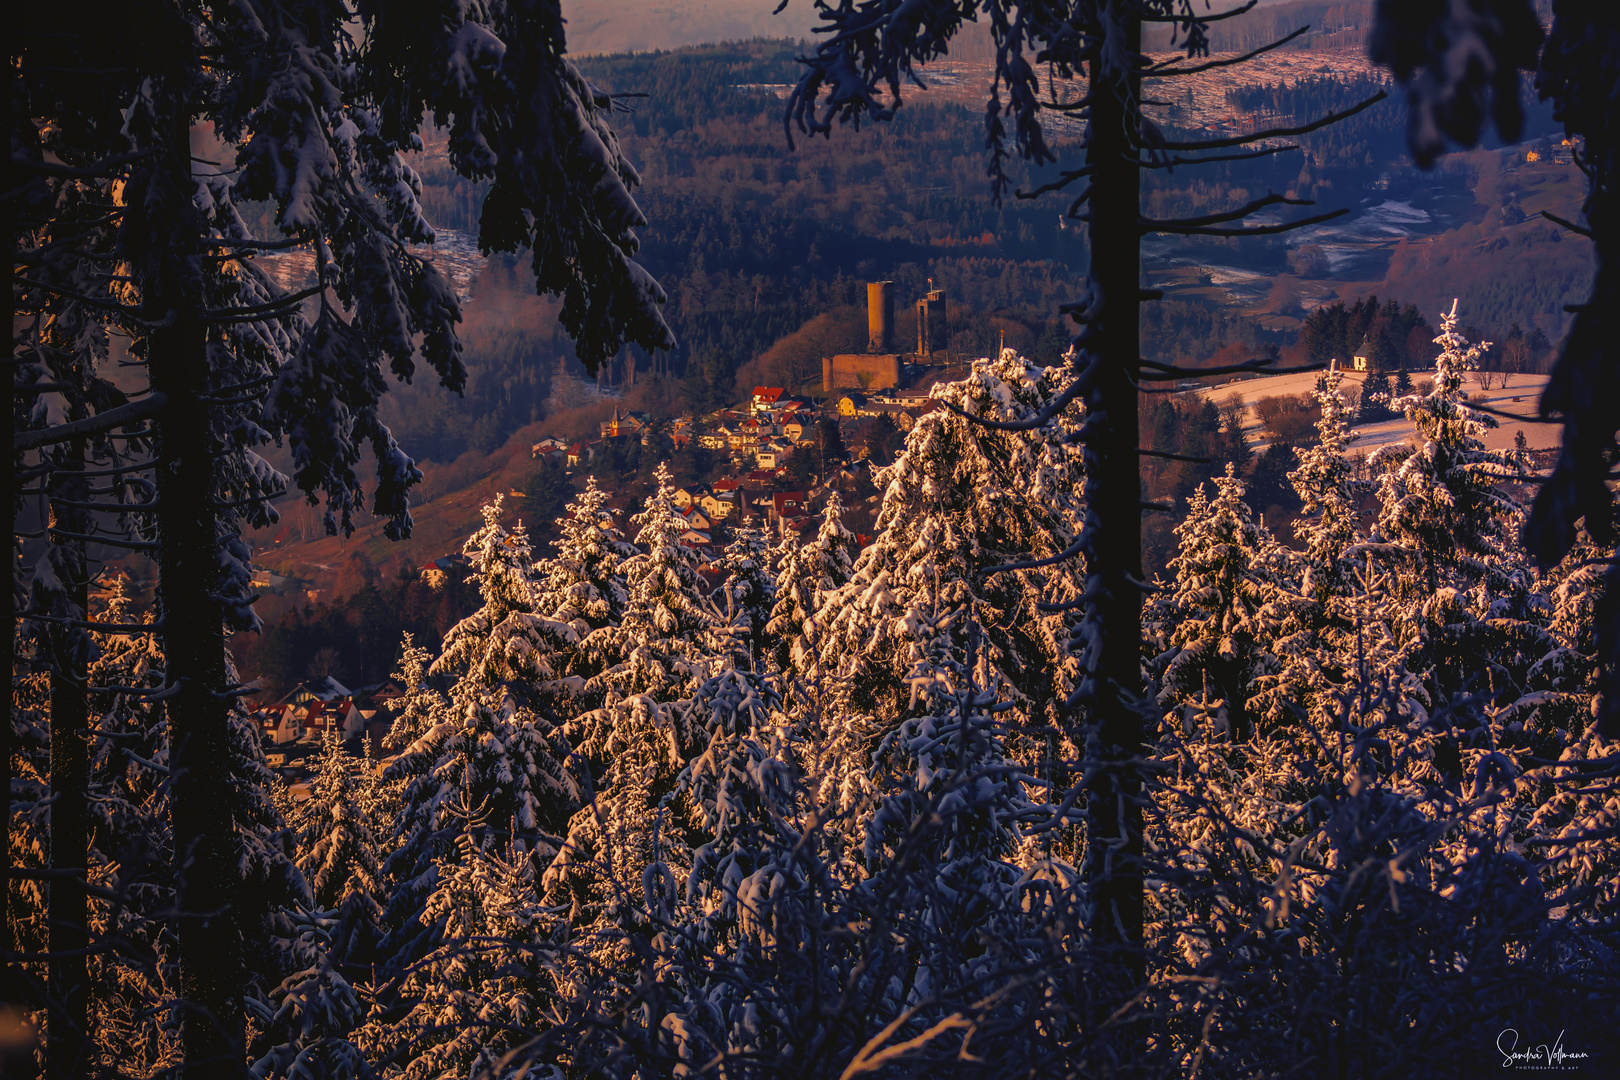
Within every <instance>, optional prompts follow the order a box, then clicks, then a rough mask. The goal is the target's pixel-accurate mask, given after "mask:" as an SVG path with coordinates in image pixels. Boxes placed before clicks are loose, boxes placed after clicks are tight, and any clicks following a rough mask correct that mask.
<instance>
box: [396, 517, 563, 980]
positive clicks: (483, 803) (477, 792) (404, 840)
mask: <svg viewBox="0 0 1620 1080" xmlns="http://www.w3.org/2000/svg"><path fill="white" fill-rule="evenodd" d="M499 516H500V508H499V500H497V502H496V503H495V504H494V505H492V506H486V507H485V508H484V525H483V527H482V528H481V529H479V530H478V532H476V533H475V534H474V535H473V537H472V538H471V539H469V541H468V543H467V547H466V551H467V555H468V557H469V559H470V560H471V561H472V563H473V566H474V568H475V572H476V573H477V575H478V583H479V591H480V595H481V596H482V597H483V598H484V606H483V607H481V608H480V609H479V610H478V611H476V612H474V613H473V614H471V615H469V616H468V617H467V618H466V619H463V620H462V621H461V622H460V623H457V624H456V625H455V626H454V627H452V628H451V629H450V632H449V633H448V634H446V635H445V642H446V648H445V652H444V653H443V654H441V656H440V657H439V659H438V660H437V661H435V662H434V666H433V669H432V670H433V671H434V672H435V673H442V674H453V675H455V676H456V682H455V684H454V685H453V686H452V688H451V690H450V693H449V700H448V701H445V702H442V703H441V704H438V705H437V706H434V705H433V704H432V703H431V702H429V703H428V704H427V707H428V709H429V710H430V711H429V714H428V715H429V718H430V720H431V723H430V724H429V725H428V726H427V729H426V730H425V731H424V732H423V733H422V734H421V735H420V736H419V737H418V738H417V739H416V740H415V741H414V742H412V743H411V744H410V745H409V746H407V747H405V748H404V750H403V751H402V752H401V753H400V754H399V755H398V756H397V757H396V758H395V759H394V761H393V762H392V764H390V765H389V767H388V769H387V771H386V772H385V774H384V777H383V779H384V782H385V783H386V784H387V785H388V786H389V788H390V789H391V790H392V792H394V793H397V794H395V796H394V797H395V799H396V800H397V803H396V805H397V807H398V810H397V817H396V821H395V824H394V828H393V835H394V838H395V844H396V846H395V848H394V849H393V851H392V853H391V854H390V855H389V856H388V857H387V859H386V861H385V871H386V875H387V877H388V880H389V885H390V889H391V893H390V897H389V901H388V905H387V914H386V925H387V931H388V937H387V940H386V942H385V945H384V949H385V952H386V953H387V955H388V962H389V964H390V965H391V966H392V969H393V970H396V971H397V970H403V969H404V968H405V967H408V966H409V965H410V964H412V963H414V962H416V961H417V960H419V959H420V958H421V957H422V956H423V955H425V953H426V951H427V950H428V949H430V948H431V947H432V939H431V934H432V932H433V929H432V926H431V924H430V923H428V922H425V921H424V912H425V911H426V904H427V900H428V898H429V896H431V895H432V893H433V890H434V889H435V888H436V886H437V882H438V877H439V873H440V868H441V867H442V866H443V865H444V863H445V860H446V859H447V858H451V857H452V853H451V851H450V848H449V838H450V835H451V832H450V829H451V826H452V821H451V819H450V818H449V817H447V816H446V815H447V814H448V813H449V810H450V808H452V807H457V806H465V807H470V808H472V809H473V811H475V812H476V813H477V814H478V815H479V816H480V818H481V819H482V820H485V821H487V822H489V824H490V827H492V828H496V829H499V830H502V831H503V832H504V833H506V834H507V835H509V836H510V838H511V839H512V842H513V843H514V844H516V845H518V848H517V849H518V850H521V851H524V852H526V853H527V857H529V858H533V859H535V860H537V862H538V863H539V864H540V865H542V866H544V865H545V864H546V862H548V861H549V860H550V858H551V857H552V855H553V854H554V853H555V851H556V845H557V840H558V838H559V836H560V835H561V833H562V832H563V831H564V829H565V826H566V823H567V822H568V820H569V815H570V814H572V813H573V810H574V808H575V807H576V806H577V805H578V802H579V796H580V788H579V782H578V778H577V776H576V773H575V771H574V769H573V767H572V766H571V765H570V763H569V756H570V748H569V746H568V743H567V741H566V740H565V739H564V738H563V736H562V733H561V730H560V728H559V726H558V724H557V723H556V722H555V720H554V719H553V717H552V715H551V714H550V712H549V702H550V700H551V694H550V690H551V686H550V684H551V682H552V680H553V678H554V675H555V668H554V667H553V666H552V663H553V660H554V658H555V657H556V656H558V655H559V653H558V652H557V650H559V649H562V648H565V647H572V646H573V645H574V644H576V643H577V640H578V635H577V633H576V631H575V629H574V627H573V626H571V625H570V624H568V623H566V622H562V621H561V620H557V619H550V618H547V617H543V616H540V615H536V614H535V613H534V610H533V605H534V603H535V600H536V593H537V589H536V580H535V579H536V574H535V570H534V566H533V563H532V561H531V559H530V556H529V550H528V542H527V538H526V535H525V533H524V532H523V530H522V528H521V526H520V527H518V528H516V529H514V530H512V531H510V532H508V531H507V530H506V529H504V528H503V527H502V526H501V525H500V522H499Z"/></svg>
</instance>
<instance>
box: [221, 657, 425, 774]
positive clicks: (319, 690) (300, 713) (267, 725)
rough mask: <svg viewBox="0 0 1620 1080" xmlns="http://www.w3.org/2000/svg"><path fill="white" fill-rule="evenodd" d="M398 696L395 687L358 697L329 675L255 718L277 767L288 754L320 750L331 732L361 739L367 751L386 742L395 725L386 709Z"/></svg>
mask: <svg viewBox="0 0 1620 1080" xmlns="http://www.w3.org/2000/svg"><path fill="white" fill-rule="evenodd" d="M398 693H399V690H398V688H396V687H394V686H393V685H392V684H391V683H384V684H383V685H382V686H379V687H370V688H368V689H367V690H366V691H364V692H359V693H357V692H356V691H353V690H350V689H349V688H348V687H346V686H344V685H343V684H342V683H340V682H338V681H337V680H336V679H334V678H333V677H332V676H330V675H328V676H326V677H324V678H321V679H313V680H310V681H309V682H304V683H300V684H299V685H298V686H297V687H295V688H294V689H293V690H292V692H291V693H289V694H287V695H286V696H285V697H283V698H282V699H281V700H280V701H277V702H275V703H274V704H272V705H266V706H263V707H261V708H260V709H258V710H257V711H256V712H255V713H254V714H253V718H254V720H255V721H257V722H258V725H259V734H260V736H261V738H262V741H263V743H264V746H265V748H266V750H268V751H270V752H271V759H272V760H271V764H272V765H282V764H285V762H286V761H287V759H288V757H289V754H288V752H287V748H291V747H301V748H304V749H309V748H312V747H316V746H319V745H320V742H321V740H322V739H323V738H325V736H326V733H327V732H328V731H335V732H337V734H338V737H339V738H341V739H343V740H344V741H345V742H349V741H351V740H356V739H358V740H360V744H359V745H360V747H362V748H363V747H365V746H367V745H370V744H372V743H374V742H376V741H379V740H381V739H382V737H383V736H384V735H386V734H387V733H388V726H389V724H390V723H392V720H391V718H390V717H389V714H388V711H387V710H386V709H385V708H383V706H384V705H385V704H386V703H387V701H388V700H390V699H391V698H392V697H394V696H397V695H398ZM278 759H279V760H278Z"/></svg>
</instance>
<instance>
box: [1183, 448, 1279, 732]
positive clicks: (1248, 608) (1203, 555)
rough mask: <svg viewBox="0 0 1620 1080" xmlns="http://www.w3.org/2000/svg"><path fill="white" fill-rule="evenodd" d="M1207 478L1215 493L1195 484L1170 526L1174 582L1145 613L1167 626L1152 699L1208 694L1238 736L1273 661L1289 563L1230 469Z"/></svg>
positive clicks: (1248, 728) (1249, 722)
mask: <svg viewBox="0 0 1620 1080" xmlns="http://www.w3.org/2000/svg"><path fill="white" fill-rule="evenodd" d="M1212 483H1213V484H1214V487H1215V497H1214V498H1209V497H1207V496H1206V495H1205V494H1204V488H1203V487H1202V486H1200V487H1199V488H1198V490H1196V491H1195V492H1193V494H1192V497H1191V499H1190V500H1189V506H1188V509H1187V519H1186V520H1185V521H1184V522H1182V523H1181V524H1180V525H1178V526H1176V536H1177V537H1178V538H1179V540H1180V544H1179V546H1178V548H1177V550H1176V555H1175V557H1174V558H1173V559H1171V560H1170V568H1171V570H1173V571H1174V573H1175V583H1174V586H1173V588H1172V590H1171V591H1170V592H1169V594H1168V595H1167V596H1166V597H1164V598H1163V599H1162V600H1160V601H1158V602H1157V603H1156V604H1155V605H1154V610H1153V613H1152V614H1153V617H1154V621H1158V622H1161V623H1162V624H1163V625H1165V626H1166V627H1167V634H1166V637H1167V641H1166V644H1167V646H1168V649H1167V651H1166V653H1165V654H1164V656H1163V657H1161V658H1160V663H1161V664H1162V665H1163V666H1162V669H1161V670H1162V674H1161V675H1160V677H1159V682H1160V691H1159V703H1160V705H1161V706H1168V707H1170V708H1172V709H1174V708H1176V707H1177V705H1178V703H1180V702H1190V701H1192V700H1193V699H1195V698H1196V699H1199V700H1207V701H1209V702H1210V704H1211V706H1212V707H1215V708H1216V709H1217V715H1218V716H1219V717H1220V718H1221V721H1222V722H1225V723H1228V724H1230V725H1231V733H1232V735H1233V737H1234V738H1237V739H1244V738H1247V737H1248V736H1249V735H1250V734H1251V733H1252V732H1253V727H1254V721H1253V712H1252V707H1251V703H1250V698H1251V697H1252V696H1253V694H1254V690H1255V683H1256V681H1257V680H1258V679H1259V678H1260V676H1262V675H1267V674H1271V673H1273V672H1274V671H1275V670H1276V669H1277V667H1278V666H1279V664H1278V660H1277V658H1276V656H1275V654H1274V653H1273V652H1272V650H1271V645H1272V643H1273V641H1274V639H1275V638H1276V636H1277V634H1278V631H1279V629H1280V628H1281V627H1282V625H1283V624H1284V622H1285V620H1286V619H1287V618H1288V617H1289V614H1290V611H1289V608H1290V600H1291V597H1290V596H1289V590H1288V583H1287V580H1286V577H1287V572H1288V569H1289V568H1288V566H1287V565H1286V562H1285V556H1284V554H1283V549H1282V547H1281V545H1279V544H1278V543H1277V542H1276V541H1275V540H1274V539H1272V537H1271V534H1270V533H1269V532H1268V531H1267V530H1266V529H1265V528H1264V527H1263V526H1261V525H1258V524H1256V523H1255V521H1254V519H1253V513H1252V511H1251V510H1250V509H1249V505H1248V504H1247V503H1245V502H1244V501H1243V481H1242V480H1239V479H1238V478H1237V477H1236V476H1235V475H1234V474H1233V469H1232V466H1231V465H1230V464H1228V465H1227V467H1226V475H1225V476H1217V477H1216V478H1215V479H1214V481H1212Z"/></svg>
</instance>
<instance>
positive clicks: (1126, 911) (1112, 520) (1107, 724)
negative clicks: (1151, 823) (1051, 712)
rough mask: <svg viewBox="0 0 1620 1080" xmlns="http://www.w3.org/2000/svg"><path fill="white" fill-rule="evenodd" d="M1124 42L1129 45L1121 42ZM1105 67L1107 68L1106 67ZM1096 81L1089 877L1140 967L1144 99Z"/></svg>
mask: <svg viewBox="0 0 1620 1080" xmlns="http://www.w3.org/2000/svg"><path fill="white" fill-rule="evenodd" d="M1105 17H1106V18H1107V19H1108V24H1107V27H1106V30H1105V35H1107V36H1112V35H1115V34H1123V35H1124V41H1123V42H1122V43H1118V42H1110V43H1109V44H1112V45H1113V46H1114V48H1115V52H1116V53H1118V52H1123V53H1124V55H1126V56H1134V55H1135V54H1136V53H1137V52H1139V51H1140V49H1141V41H1142V24H1141V15H1140V12H1139V10H1138V0H1112V2H1111V3H1110V5H1109V9H1108V10H1107V11H1106V13H1105ZM1121 46H1122V47H1121ZM1104 73H1105V74H1106V68H1105V72H1104ZM1114 74H1116V75H1117V77H1118V81H1114V80H1112V79H1109V78H1099V77H1098V71H1097V69H1096V68H1093V71H1092V78H1091V82H1090V93H1091V119H1090V125H1089V138H1090V144H1089V149H1088V152H1087V158H1086V160H1087V164H1089V165H1090V166H1091V167H1092V168H1093V169H1094V170H1095V172H1094V173H1093V175H1092V179H1091V191H1092V194H1091V271H1090V276H1091V284H1092V289H1093V295H1095V296H1100V298H1101V302H1100V304H1099V305H1098V309H1097V310H1096V312H1095V322H1094V324H1093V328H1092V329H1093V332H1094V335H1095V336H1088V338H1089V340H1090V341H1091V342H1092V343H1093V344H1092V345H1091V347H1092V349H1093V351H1094V352H1096V353H1097V354H1099V360H1100V370H1099V373H1098V378H1097V383H1096V386H1095V388H1094V389H1093V390H1092V392H1091V394H1090V395H1089V398H1088V406H1089V408H1088V412H1087V416H1086V427H1087V429H1088V437H1087V441H1086V444H1085V450H1086V501H1087V503H1088V505H1089V507H1090V511H1091V514H1092V515H1093V519H1094V524H1095V527H1096V534H1095V538H1094V540H1093V542H1092V544H1091V546H1090V548H1089V549H1088V551H1087V565H1086V578H1087V582H1086V588H1087V592H1088V593H1091V594H1092V596H1093V597H1094V598H1095V599H1094V600H1093V601H1092V603H1091V604H1090V605H1088V607H1089V610H1088V612H1087V618H1088V620H1089V621H1091V622H1092V623H1093V627H1094V632H1095V633H1096V635H1097V637H1096V638H1095V639H1094V640H1097V641H1098V644H1097V645H1096V647H1095V648H1096V649H1097V651H1098V654H1100V655H1097V656H1096V657H1095V659H1096V661H1097V667H1096V671H1095V675H1094V678H1095V679H1096V688H1095V691H1094V693H1093V695H1091V701H1090V705H1091V708H1092V711H1093V715H1092V717H1091V720H1092V722H1093V724H1094V725H1095V730H1096V739H1097V742H1096V744H1095V745H1094V746H1092V747H1090V748H1088V750H1089V752H1088V754H1087V756H1088V757H1093V756H1095V757H1096V758H1098V759H1100V760H1102V761H1104V762H1108V763H1110V766H1109V767H1104V768H1098V769H1095V770H1093V775H1092V779H1091V781H1090V785H1089V791H1088V806H1089V813H1088V833H1087V849H1086V869H1087V877H1088V879H1089V882H1090V885H1091V895H1092V903H1093V909H1092V910H1093V915H1092V932H1093V934H1094V935H1095V937H1096V939H1097V940H1098V941H1099V943H1101V944H1103V945H1105V946H1113V947H1114V948H1115V949H1117V950H1118V952H1119V954H1120V955H1121V957H1122V958H1123V959H1124V961H1125V963H1126V964H1127V965H1128V969H1129V971H1130V972H1131V974H1132V975H1133V980H1132V981H1133V983H1139V982H1140V980H1141V977H1142V959H1141V946H1142V803H1141V792H1142V783H1141V778H1140V776H1139V775H1138V774H1137V772H1136V770H1135V768H1134V767H1133V766H1132V765H1130V764H1129V762H1130V761H1131V759H1133V758H1135V757H1137V756H1138V755H1139V754H1140V751H1141V745H1142V720H1141V699H1142V696H1143V693H1144V691H1143V686H1142V676H1141V659H1140V653H1141V640H1142V595H1141V591H1140V588H1139V585H1138V584H1137V583H1138V582H1139V581H1140V580H1141V576H1142V554H1141V551H1142V507H1141V485H1140V480H1139V478H1138V457H1137V450H1136V445H1137V417H1136V412H1137V396H1136V386H1135V379H1136V375H1137V359H1138V356H1139V355H1140V354H1139V337H1140V332H1139V328H1138V304H1139V302H1140V296H1139V290H1140V265H1141V260H1140V255H1139V250H1138V246H1139V244H1140V242H1141V233H1140V230H1139V227H1138V219H1139V217H1140V213H1141V179H1140V172H1139V169H1138V167H1137V164H1136V159H1137V149H1136V146H1135V145H1134V142H1133V140H1132V138H1131V136H1130V134H1129V130H1128V126H1127V125H1128V124H1130V123H1131V120H1132V117H1133V115H1134V113H1135V110H1136V108H1137V101H1138V96H1139V95H1138V92H1137V91H1138V87H1139V85H1140V79H1139V77H1138V76H1136V75H1135V74H1129V75H1127V74H1125V73H1124V72H1117V73H1114Z"/></svg>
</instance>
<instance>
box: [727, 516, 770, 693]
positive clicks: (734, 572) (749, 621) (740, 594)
mask: <svg viewBox="0 0 1620 1080" xmlns="http://www.w3.org/2000/svg"><path fill="white" fill-rule="evenodd" d="M720 568H721V571H722V573H724V575H725V576H724V578H722V579H721V582H720V585H719V587H718V588H717V589H716V590H715V592H714V600H715V606H716V607H717V608H719V609H721V610H722V611H731V612H734V613H735V617H736V619H737V620H738V628H739V630H741V631H742V633H743V635H744V638H745V646H744V653H745V656H746V657H747V664H746V666H748V667H750V668H754V667H759V668H763V667H764V666H765V664H766V660H767V658H768V654H769V652H770V650H769V648H768V647H767V627H768V625H769V623H770V620H771V609H772V608H773V607H774V606H775V604H776V590H777V583H776V576H775V575H774V574H772V573H771V568H770V549H769V546H768V545H767V544H766V542H765V535H764V533H762V532H761V531H760V530H759V529H757V528H754V527H752V526H747V525H739V526H737V527H736V528H734V529H733V530H732V541H731V543H729V544H727V545H726V548H725V551H723V552H722V553H721V557H720Z"/></svg>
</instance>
